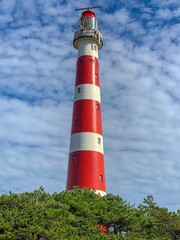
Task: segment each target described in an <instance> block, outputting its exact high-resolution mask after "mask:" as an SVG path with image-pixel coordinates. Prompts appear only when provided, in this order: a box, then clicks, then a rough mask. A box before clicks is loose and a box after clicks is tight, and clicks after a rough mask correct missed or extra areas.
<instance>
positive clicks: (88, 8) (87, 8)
mask: <svg viewBox="0 0 180 240" xmlns="http://www.w3.org/2000/svg"><path fill="white" fill-rule="evenodd" d="M93 8H102V6H94V7H93V6H92V7H84V8H76V9H75V10H76V11H79V10H90V9H93Z"/></svg>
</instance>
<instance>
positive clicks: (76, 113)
mask: <svg viewBox="0 0 180 240" xmlns="http://www.w3.org/2000/svg"><path fill="white" fill-rule="evenodd" d="M98 108H99V109H98ZM78 132H94V133H98V134H101V135H102V120H101V104H100V103H99V102H98V101H95V100H90V99H83V100H78V101H76V102H74V107H73V119H72V127H71V134H74V133H78Z"/></svg>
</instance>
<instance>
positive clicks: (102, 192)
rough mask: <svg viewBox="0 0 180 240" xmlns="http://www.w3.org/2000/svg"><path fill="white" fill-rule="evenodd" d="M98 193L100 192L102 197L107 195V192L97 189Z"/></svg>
mask: <svg viewBox="0 0 180 240" xmlns="http://www.w3.org/2000/svg"><path fill="white" fill-rule="evenodd" d="M95 193H96V194H100V195H101V196H102V197H103V196H105V195H106V192H104V191H101V190H95Z"/></svg>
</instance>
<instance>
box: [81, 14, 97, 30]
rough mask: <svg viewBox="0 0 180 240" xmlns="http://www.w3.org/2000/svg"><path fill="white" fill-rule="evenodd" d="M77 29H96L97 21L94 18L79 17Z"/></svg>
mask: <svg viewBox="0 0 180 240" xmlns="http://www.w3.org/2000/svg"><path fill="white" fill-rule="evenodd" d="M79 29H98V20H97V19H96V18H94V17H81V18H80V19H79Z"/></svg>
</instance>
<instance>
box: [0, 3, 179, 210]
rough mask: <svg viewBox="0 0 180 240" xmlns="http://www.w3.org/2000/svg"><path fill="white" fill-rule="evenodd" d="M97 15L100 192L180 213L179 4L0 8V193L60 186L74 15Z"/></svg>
mask: <svg viewBox="0 0 180 240" xmlns="http://www.w3.org/2000/svg"><path fill="white" fill-rule="evenodd" d="M91 5H102V6H103V8H101V9H97V10H95V13H96V15H97V17H98V19H99V27H100V29H101V31H102V33H103V37H104V46H103V48H102V49H101V50H100V51H99V62H100V71H101V74H100V75H101V98H102V114H103V137H104V151H105V169H106V186H107V193H112V194H114V195H119V196H120V197H122V198H123V199H125V200H127V201H128V202H130V203H131V204H135V205H138V204H140V203H142V202H143V199H144V198H145V197H146V196H147V195H153V197H154V198H155V201H156V202H157V204H158V205H159V206H162V207H166V208H169V210H171V211H175V210H177V209H180V200H179V199H180V35H179V32H180V2H179V0H164V1H159V0H136V1H132V0H129V1H126V0H121V1H118V0H117V1H115V0H114V1H113V0H106V1H105V0H98V1H90V0H79V1H73V0H70V1H62V0H47V1H44V0H26V1H23V0H1V1H0V166H1V168H0V169H1V171H0V194H7V193H8V192H9V191H11V192H15V193H22V192H28V191H34V190H35V189H38V188H39V187H40V186H43V187H44V188H45V190H46V191H47V192H50V193H53V192H61V191H63V190H64V189H65V186H66V175H67V163H68V152H69V142H70V128H71V118H72V106H73V94H74V81H75V71H76V58H77V50H76V49H74V48H73V46H72V41H73V35H74V32H73V31H75V30H76V27H77V20H78V17H79V16H80V14H81V12H78V11H75V8H80V7H86V6H91Z"/></svg>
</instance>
